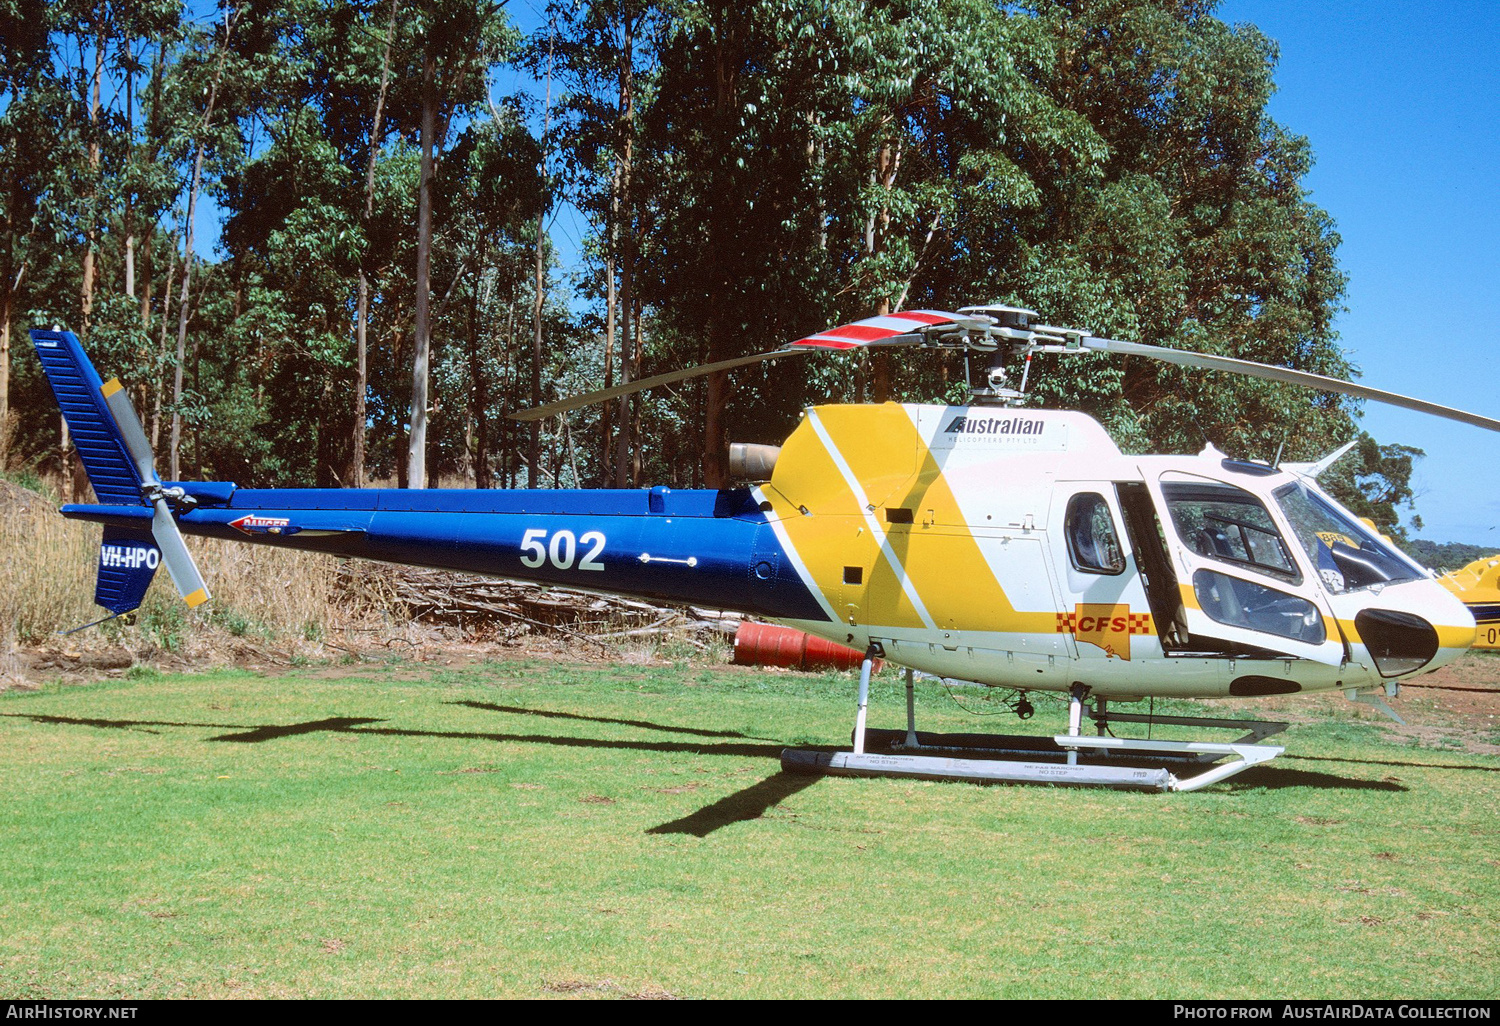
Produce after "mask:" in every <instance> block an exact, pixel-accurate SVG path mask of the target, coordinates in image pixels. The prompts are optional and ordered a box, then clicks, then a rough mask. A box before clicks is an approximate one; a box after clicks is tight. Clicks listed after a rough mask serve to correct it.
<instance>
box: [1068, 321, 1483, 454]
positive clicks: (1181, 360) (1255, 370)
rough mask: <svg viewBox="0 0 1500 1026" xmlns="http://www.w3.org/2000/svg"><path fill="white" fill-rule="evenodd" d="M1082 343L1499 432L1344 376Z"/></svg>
mask: <svg viewBox="0 0 1500 1026" xmlns="http://www.w3.org/2000/svg"><path fill="white" fill-rule="evenodd" d="M1081 344H1082V346H1083V348H1085V349H1095V350H1098V351H1100V352H1105V353H1115V354H1118V355H1121V356H1149V357H1150V358H1151V359H1153V360H1161V361H1162V362H1164V363H1174V364H1177V365H1178V366H1180V367H1197V368H1200V369H1203V370H1222V371H1230V372H1231V373H1234V374H1244V375H1246V376H1248V377H1252V378H1265V379H1266V380H1268V381H1280V382H1283V383H1284V384H1288V385H1303V386H1305V387H1307V388H1315V389H1318V390H1319V391H1323V392H1338V393H1340V394H1342V395H1352V396H1356V397H1357V398H1360V399H1370V400H1373V401H1375V402H1377V403H1386V404H1387V405H1390V406H1399V407H1401V408H1402V409H1406V410H1415V411H1416V412H1418V413H1430V414H1432V415H1433V416H1434V417H1444V418H1446V419H1448V420H1456V421H1459V422H1460V423H1463V424H1469V425H1472V426H1473V427H1478V428H1485V429H1487V430H1489V431H1500V420H1495V419H1493V418H1491V417H1481V416H1480V415H1479V414H1477V413H1469V412H1467V411H1466V410H1458V409H1454V408H1453V407H1451V406H1442V405H1439V404H1438V403H1430V402H1427V401H1426V400H1425V399H1413V398H1412V397H1411V396H1406V395H1400V394H1399V393H1396V392H1386V391H1384V390H1382V389H1379V388H1370V387H1369V386H1368V385H1356V384H1355V383H1354V382H1352V381H1345V380H1343V379H1342V378H1329V377H1325V376H1323V375H1322V374H1312V373H1310V372H1308V371H1299V370H1292V369H1291V368H1290V367H1275V366H1272V365H1271V364H1268V363H1256V362H1255V361H1253V360H1239V359H1235V358H1234V357H1232V356H1212V355H1210V354H1208V353H1190V352H1186V351H1184V350H1181V349H1167V348H1165V347H1163V346H1148V345H1145V344H1144V343H1141V342H1120V341H1117V340H1115V339H1110V338H1092V337H1086V338H1084V339H1083V340H1082V343H1081Z"/></svg>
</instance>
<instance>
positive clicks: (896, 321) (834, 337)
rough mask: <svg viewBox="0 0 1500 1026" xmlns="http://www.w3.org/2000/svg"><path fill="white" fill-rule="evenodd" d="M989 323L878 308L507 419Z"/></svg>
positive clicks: (547, 414)
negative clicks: (793, 337)
mask: <svg viewBox="0 0 1500 1026" xmlns="http://www.w3.org/2000/svg"><path fill="white" fill-rule="evenodd" d="M991 323H993V319H992V318H989V317H982V316H978V317H977V316H965V315H963V314H955V313H946V312H944V311H942V310H903V311H901V312H900V313H893V314H882V315H881V316H879V317H866V318H865V319H864V320H862V321H854V322H853V323H852V324H841V325H839V326H838V327H836V328H829V329H828V330H827V331H820V332H818V333H817V334H814V335H808V336H807V337H805V338H799V339H798V340H797V341H795V342H788V343H787V344H786V346H785V347H784V348H781V349H776V350H773V351H772V352H769V353H756V354H755V355H754V356H741V357H737V358H736V359H733V360H720V361H718V362H717V363H706V364H703V365H702V366H699V367H689V368H687V369H686V370H677V371H671V372H669V373H666V374H658V375H656V376H655V377H652V378H642V379H641V380H639V381H628V382H626V383H625V384H623V385H615V386H614V387H613V388H604V389H600V390H599V391H597V392H588V393H586V394H584V395H577V396H573V397H572V398H570V399H560V400H558V401H557V402H555V403H548V404H547V405H545V406H536V407H533V408H532V409H529V410H521V411H520V412H518V413H512V414H510V415H509V416H510V419H511V420H523V421H530V420H541V419H542V418H543V417H550V416H552V415H553V414H554V413H566V412H567V411H569V410H577V409H580V408H582V407H584V406H592V405H593V404H594V403H602V402H607V401H608V400H610V399H618V398H619V397H620V396H622V395H633V394H634V393H636V392H643V391H645V390H646V389H648V388H655V387H657V386H658V385H670V384H673V383H674V382H677V381H687V380H689V379H691V378H696V377H701V376H703V375H704V374H713V373H715V372H717V371H727V370H734V369H735V368H736V367H748V366H749V365H750V364H752V363H760V362H762V361H764V360H775V359H777V358H778V357H782V356H800V355H801V354H803V353H808V352H814V351H817V350H823V351H829V350H832V351H843V350H849V349H866V348H869V347H872V346H879V347H887V346H889V347H896V346H915V345H921V344H922V342H923V334H922V333H923V332H924V331H933V330H935V329H940V328H942V327H945V326H947V325H953V326H955V327H959V328H976V329H977V328H983V327H985V326H986V325H989V324H991Z"/></svg>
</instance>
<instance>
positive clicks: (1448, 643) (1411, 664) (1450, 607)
mask: <svg viewBox="0 0 1500 1026" xmlns="http://www.w3.org/2000/svg"><path fill="white" fill-rule="evenodd" d="M1354 629H1355V632H1356V634H1357V636H1358V638H1359V641H1360V643H1361V644H1363V645H1364V647H1365V648H1366V649H1367V650H1368V651H1369V653H1370V658H1371V659H1372V660H1374V662H1375V668H1376V669H1377V670H1378V671H1379V673H1380V675H1381V676H1382V677H1385V678H1388V679H1390V678H1399V677H1408V676H1413V675H1415V674H1418V673H1427V672H1429V671H1431V670H1436V669H1437V668H1438V667H1440V666H1444V665H1446V664H1448V663H1451V662H1452V661H1453V660H1455V659H1457V658H1458V657H1459V656H1461V655H1463V654H1464V652H1466V651H1468V649H1469V647H1470V646H1471V645H1473V644H1474V637H1475V624H1474V616H1473V614H1472V613H1471V612H1470V611H1469V608H1468V607H1467V606H1465V605H1464V604H1463V603H1462V602H1460V601H1459V600H1458V598H1457V597H1456V596H1455V595H1453V593H1452V592H1450V591H1448V590H1447V589H1446V588H1444V587H1443V586H1442V585H1440V584H1438V583H1437V582H1436V581H1433V580H1420V581H1411V582H1409V583H1405V584H1398V585H1392V586H1390V587H1387V588H1384V589H1382V590H1381V591H1379V592H1374V591H1371V592H1370V593H1369V596H1368V598H1367V599H1366V601H1365V602H1364V603H1363V608H1361V609H1360V610H1359V612H1357V613H1356V614H1355V616H1354Z"/></svg>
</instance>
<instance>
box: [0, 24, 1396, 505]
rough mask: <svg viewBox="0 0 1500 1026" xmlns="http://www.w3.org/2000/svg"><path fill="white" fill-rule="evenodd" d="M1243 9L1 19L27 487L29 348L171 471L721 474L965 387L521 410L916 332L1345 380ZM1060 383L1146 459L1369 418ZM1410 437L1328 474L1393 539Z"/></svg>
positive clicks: (9, 425) (1075, 402)
mask: <svg viewBox="0 0 1500 1026" xmlns="http://www.w3.org/2000/svg"><path fill="white" fill-rule="evenodd" d="M1214 6H1215V5H1214V3H1213V2H1212V0H1034V2H1031V3H1014V4H1012V3H999V2H996V0H923V2H915V0H890V2H869V0H735V2H733V3H729V2H724V0H698V2H693V0H663V2H648V0H609V2H589V0H579V2H566V3H564V2H557V3H554V4H553V5H552V6H550V7H548V8H547V9H546V11H545V12H544V14H543V16H542V18H541V19H540V20H539V26H538V28H537V29H536V30H535V31H533V32H530V33H522V32H520V31H519V30H518V29H517V28H516V27H515V25H514V24H513V23H512V21H511V19H510V17H509V13H508V12H507V10H506V9H505V7H504V6H503V5H501V4H495V3H490V2H477V0H355V2H351V0H289V2H281V3H269V2H264V0H224V2H221V3H220V4H219V6H217V7H216V8H215V7H210V6H209V5H208V4H207V3H197V4H192V5H188V6H184V5H183V4H181V3H179V2H174V0H133V2H130V3H107V2H101V3H84V2H79V0H0V37H3V39H0V169H3V173H0V189H3V196H0V207H3V211H4V217H3V223H0V331H3V334H0V425H3V430H0V470H5V471H7V472H9V473H11V474H17V473H31V474H50V475H53V476H55V477H57V478H58V479H60V480H63V481H68V480H70V475H73V474H74V473H75V471H74V469H73V467H72V463H73V460H72V458H71V456H70V453H69V449H68V442H67V438H66V433H65V430H64V428H63V426H62V425H61V424H60V421H59V418H58V416H57V413H56V408H55V406H54V404H53V403H52V402H51V399H50V396H48V395H47V393H46V391H45V388H46V386H45V383H44V382H43V381H42V380H41V376H40V369H39V367H38V365H37V362H36V361H35V360H34V359H33V358H32V356H31V354H30V351H29V346H27V345H26V344H25V343H24V339H25V328H26V327H28V326H32V325H47V326H50V325H54V324H56V325H61V326H64V327H67V328H69V329H72V330H73V331H76V332H77V333H78V334H79V336H80V337H82V338H83V339H84V340H85V343H86V345H87V346H88V347H89V348H90V351H91V353H92V354H93V355H94V358H95V361H96V363H97V364H99V366H100V367H101V368H107V373H106V376H108V375H110V374H114V375H118V376H119V377H120V378H121V379H122V380H125V381H126V382H128V383H129V384H131V385H132V388H133V391H132V395H133V397H134V401H135V403H136V406H137V408H138V409H139V410H140V411H141V412H142V418H143V420H144V421H145V423H146V426H147V430H148V433H149V434H150V436H151V438H152V440H153V442H154V444H155V446H156V449H157V452H158V461H159V465H161V466H162V467H163V470H164V472H165V471H166V469H167V468H170V474H171V476H172V477H174V478H177V477H182V478H189V477H199V476H203V477H213V478H220V479H230V480H236V481H238V482H240V483H241V484H255V485H278V484H292V483H302V484H317V485H325V486H326V485H346V486H359V485H363V484H366V483H370V482H376V481H382V482H393V483H395V484H397V485H399V486H402V487H406V486H412V487H420V486H424V485H428V484H438V483H440V482H441V483H443V484H451V485H457V486H463V485H470V486H475V487H543V486H553V485H560V486H563V487H571V486H619V487H630V486H638V485H641V484H643V483H665V484H672V485H678V486H716V485H720V484H723V483H725V462H724V452H725V449H726V446H727V444H728V442H729V440H731V439H734V440H744V441H766V442H776V441H779V440H780V439H781V438H782V437H783V436H784V435H785V433H786V432H787V430H788V429H789V428H790V427H791V425H792V424H793V423H794V421H795V417H796V413H797V411H798V410H799V409H800V408H802V407H803V406H804V405H806V404H809V403H812V402H823V401H829V400H842V401H861V400H882V399H886V398H898V399H908V400H945V399H949V400H951V399H958V398H960V397H961V396H962V395H963V391H962V389H961V387H960V386H961V384H962V368H961V366H955V365H951V364H947V363H944V362H943V361H942V360H940V359H939V358H938V357H936V356H934V355H933V354H927V353H911V354H907V353H901V354H893V355H890V356H888V357H880V358H872V357H869V356H864V357H859V358H854V359H852V360H850V361H848V362H844V363H837V362H835V361H833V360H825V359H822V358H816V359H809V360H806V361H787V362H784V364H782V365H766V366H761V367H759V368H751V369H749V370H745V371H740V372H736V373H734V374H732V375H728V376H726V375H715V376H711V377H708V378H707V379H705V380H702V381H699V382H695V383H691V384H687V385H684V386H679V387H677V388H674V389H670V390H669V389H663V390H660V391H658V392H651V393H645V394H641V395H638V396H636V397H635V398H634V399H631V400H625V401H621V402H615V403H611V404H609V405H605V406H599V407H595V408H591V409H587V410H582V411H578V412H575V413H573V414H571V415H569V416H568V417H566V418H555V419H553V420H550V421H548V422H544V423H542V424H540V425H521V424H518V423H516V422H514V421H510V420H508V419H507V414H509V413H511V412H514V411H516V410H519V409H523V408H526V407H530V406H533V405H538V404H540V403H543V402H546V401H549V400H552V399H555V398H558V397H560V396H563V395H567V394H570V393H573V392H580V391H588V390H591V389H594V388H597V387H603V386H605V385H609V384H616V383H619V382H621V381H624V380H629V379H635V378H637V377H640V376H642V375H650V374H653V373H657V372H659V371H661V370H665V369H669V368H673V367H678V366H683V365H689V364H695V363H699V362H707V361H714V360H722V359H728V358H731V357H734V356H737V355H741V354H744V353H749V352H754V351H759V350H763V349H766V348H769V347H772V346H774V345H775V344H777V343H779V342H781V341H784V340H788V339H792V338H796V337H799V336H801V335H804V334H807V333H809V332H811V331H813V330H816V329H818V328H821V327H824V326H826V325H828V324H832V323H838V322H841V321H846V320H852V319H856V318H859V317H865V316H871V315H874V314H878V313H887V312H890V311H895V310H900V309H906V308H916V307H929V308H933V307H935V308H940V309H953V308H956V307H959V306H962V305H969V304H973V303H981V302H994V301H1000V302H1008V303H1013V304H1016V305H1022V306H1028V307H1031V308H1033V309H1036V310H1038V311H1040V312H1041V314H1042V315H1043V317H1044V318H1045V319H1046V320H1048V321H1049V322H1051V323H1068V324H1077V325H1083V326H1087V327H1088V328H1091V329H1092V330H1094V331H1095V332H1098V333H1100V334H1107V335H1110V336H1113V337H1116V338H1126V339H1132V340H1136V341H1142V342H1148V343H1155V344H1160V345H1168V346H1177V347H1182V348H1187V349H1195V350H1203V351H1212V352H1217V353H1225V354H1231V355H1236V356H1241V357H1246V358H1250V359H1256V360H1261V361H1266V362H1271V363H1279V364H1285V365H1288V366H1294V367H1298V368H1303V369H1306V370H1311V371H1316V372H1319V373H1323V374H1330V375H1337V376H1347V375H1350V374H1351V373H1354V372H1355V368H1352V367H1351V366H1350V364H1349V363H1348V361H1347V359H1346V358H1345V356H1344V355H1343V353H1342V351H1341V349H1340V348H1339V346H1338V344H1337V338H1336V335H1335V333H1334V332H1333V330H1332V323H1333V320H1334V316H1335V314H1336V312H1337V311H1338V309H1339V304H1340V302H1341V299H1342V296H1343V292H1344V284H1345V281H1344V276H1343V275H1342V273H1341V272H1340V270H1339V266H1338V262H1337V258H1336V248H1337V245H1338V242H1339V239H1338V235H1337V233H1336V231H1335V228H1334V225H1333V222H1332V220H1331V218H1330V217H1329V215H1328V214H1327V213H1325V212H1324V211H1322V210H1320V209H1319V208H1318V207H1317V206H1315V205H1314V204H1312V203H1311V202H1310V201H1309V199H1308V197H1307V195H1306V192H1305V190H1304V187H1303V185H1302V180H1303V178H1304V176H1305V175H1306V173H1307V171H1308V169H1309V167H1310V164H1311V160H1312V155H1311V150H1310V147H1309V144H1308V142H1307V141H1306V140H1305V139H1303V138H1300V137H1298V136H1297V135H1295V134H1293V133H1292V132H1290V131H1288V130H1287V129H1285V128H1283V127H1282V126H1280V125H1278V124H1276V123H1275V122H1274V121H1273V120H1272V119H1271V118H1270V117H1268V115H1267V113H1266V103H1267V99H1268V98H1269V96H1270V95H1271V92H1272V90H1273V88H1274V86H1273V71H1274V68H1275V63H1276V47H1275V44H1274V43H1273V42H1272V41H1271V40H1269V39H1267V38H1266V37H1265V36H1264V35H1262V34H1261V33H1260V32H1259V31H1257V30H1256V29H1255V28H1254V27H1253V26H1249V25H1237V26H1230V25H1226V24H1225V23H1223V22H1221V21H1220V20H1218V19H1216V18H1215V17H1214V15H1213V9H1214ZM505 81H511V82H523V83H526V84H527V87H526V88H525V89H524V91H523V92H521V93H520V94H518V95H505V94H504V93H503V92H502V91H499V90H498V89H497V83H499V82H505ZM564 208H569V209H573V210H577V211H579V212H581V214H582V217H583V219H584V221H585V222H586V224H587V226H588V228H587V235H586V238H585V239H584V240H583V244H582V247H581V249H579V250H578V251H577V252H576V254H574V253H571V252H570V254H569V256H568V259H567V262H566V263H564V262H563V260H562V259H561V258H560V256H559V247H557V246H556V245H555V240H554V239H553V238H551V237H549V227H550V226H553V225H554V224H555V220H554V219H555V217H556V215H557V212H558V211H559V210H561V209H564ZM209 211H216V212H217V213H218V216H219V217H220V218H221V224H220V233H219V234H220V239H219V242H218V245H217V246H216V247H215V248H214V250H213V251H212V252H206V251H205V246H204V245H203V244H202V241H201V240H199V239H197V238H195V232H194V225H195V223H197V222H198V221H200V220H201V219H202V218H203V216H204V214H205V212H209ZM568 248H569V249H570V250H571V249H572V247H568ZM18 339H19V340H21V342H20V344H17V340H18ZM1031 377H1032V380H1033V382H1036V383H1037V384H1035V386H1034V388H1033V393H1034V395H1033V398H1032V400H1031V401H1033V402H1037V403H1043V402H1045V403H1047V404H1051V405H1068V406H1072V407H1075V408H1079V409H1083V410H1086V411H1088V412H1090V413H1092V414H1093V415H1094V416H1096V417H1098V418H1099V419H1100V420H1101V421H1102V422H1103V423H1104V424H1105V425H1106V427H1108V428H1109V430H1110V431H1111V432H1112V434H1113V435H1114V436H1115V437H1116V439H1117V440H1118V441H1119V442H1120V443H1121V445H1122V447H1124V448H1126V449H1128V450H1132V451H1146V450H1148V449H1157V450H1177V451H1197V450H1198V449H1200V448H1201V447H1202V446H1203V444H1204V442H1205V441H1212V442H1213V443H1214V444H1216V445H1218V446H1219V447H1220V448H1221V449H1224V450H1226V451H1228V452H1230V453H1233V454H1236V455H1241V456H1247V457H1252V458H1260V459H1270V458H1273V457H1275V456H1277V455H1278V454H1280V455H1281V457H1282V458H1285V459H1315V458H1317V457H1318V456H1321V455H1322V454H1324V453H1326V452H1327V451H1329V450H1331V449H1333V448H1334V447H1336V446H1337V445H1338V444H1339V443H1341V442H1342V441H1344V440H1346V439H1348V438H1350V437H1353V436H1355V435H1356V434H1357V433H1358V428H1357V426H1356V424H1355V420H1354V418H1355V417H1356V416H1357V413H1358V407H1357V404H1355V403H1353V402H1352V401H1350V400H1348V399H1343V398H1340V397H1337V396H1332V395H1322V396H1313V397H1309V395H1308V394H1307V393H1305V392H1303V391H1300V390H1296V389H1291V388H1287V387H1284V386H1279V385H1273V384H1269V383H1266V382H1255V381H1249V380H1234V379H1230V378H1228V377H1227V376H1223V375H1217V374H1202V373H1192V372H1184V371H1181V370H1179V369H1177V368H1174V367H1169V366H1164V365H1157V364H1154V363H1148V362H1146V361H1141V360H1131V359H1125V360H1119V361H1115V362H1106V361H1105V360H1103V359H1102V358H1101V359H1100V360H1098V361H1092V360H1090V361H1082V360H1079V361H1075V362H1070V363H1068V364H1066V365H1056V364H1053V365H1045V361H1044V365H1043V366H1040V367H1036V368H1033V370H1032V372H1031ZM1416 456H1420V453H1419V452H1417V451H1415V450H1411V449H1407V448H1403V447H1400V446H1380V445H1377V444H1376V443H1375V442H1374V441H1373V440H1371V439H1369V438H1368V437H1367V436H1366V437H1364V439H1363V442H1362V444H1361V446H1360V447H1359V448H1358V450H1357V455H1356V456H1352V457H1350V458H1348V459H1346V460H1345V461H1343V462H1342V464H1341V465H1340V467H1339V473H1340V474H1341V475H1342V476H1341V477H1340V478H1339V479H1338V480H1337V481H1336V482H1335V487H1336V488H1337V489H1338V491H1339V493H1340V495H1341V496H1342V497H1343V498H1344V499H1345V500H1346V501H1348V502H1349V503H1350V504H1351V505H1352V506H1354V507H1355V508H1357V509H1359V510H1360V511H1361V512H1363V513H1366V514H1367V515H1370V516H1372V517H1374V519H1375V520H1376V521H1377V522H1378V523H1379V524H1380V525H1381V526H1382V528H1383V529H1384V530H1386V531H1388V532H1392V533H1395V534H1397V535H1400V534H1401V529H1400V524H1399V520H1398V512H1397V510H1398V507H1402V506H1403V505H1406V504H1409V502H1410V499H1411V490H1410V486H1409V476H1410V472H1411V463H1412V459H1413V458H1414V457H1416ZM74 487H75V489H76V490H77V491H78V492H79V493H80V494H81V492H82V490H83V489H84V488H85V486H84V485H83V484H82V483H81V482H76V483H75V485H74Z"/></svg>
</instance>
